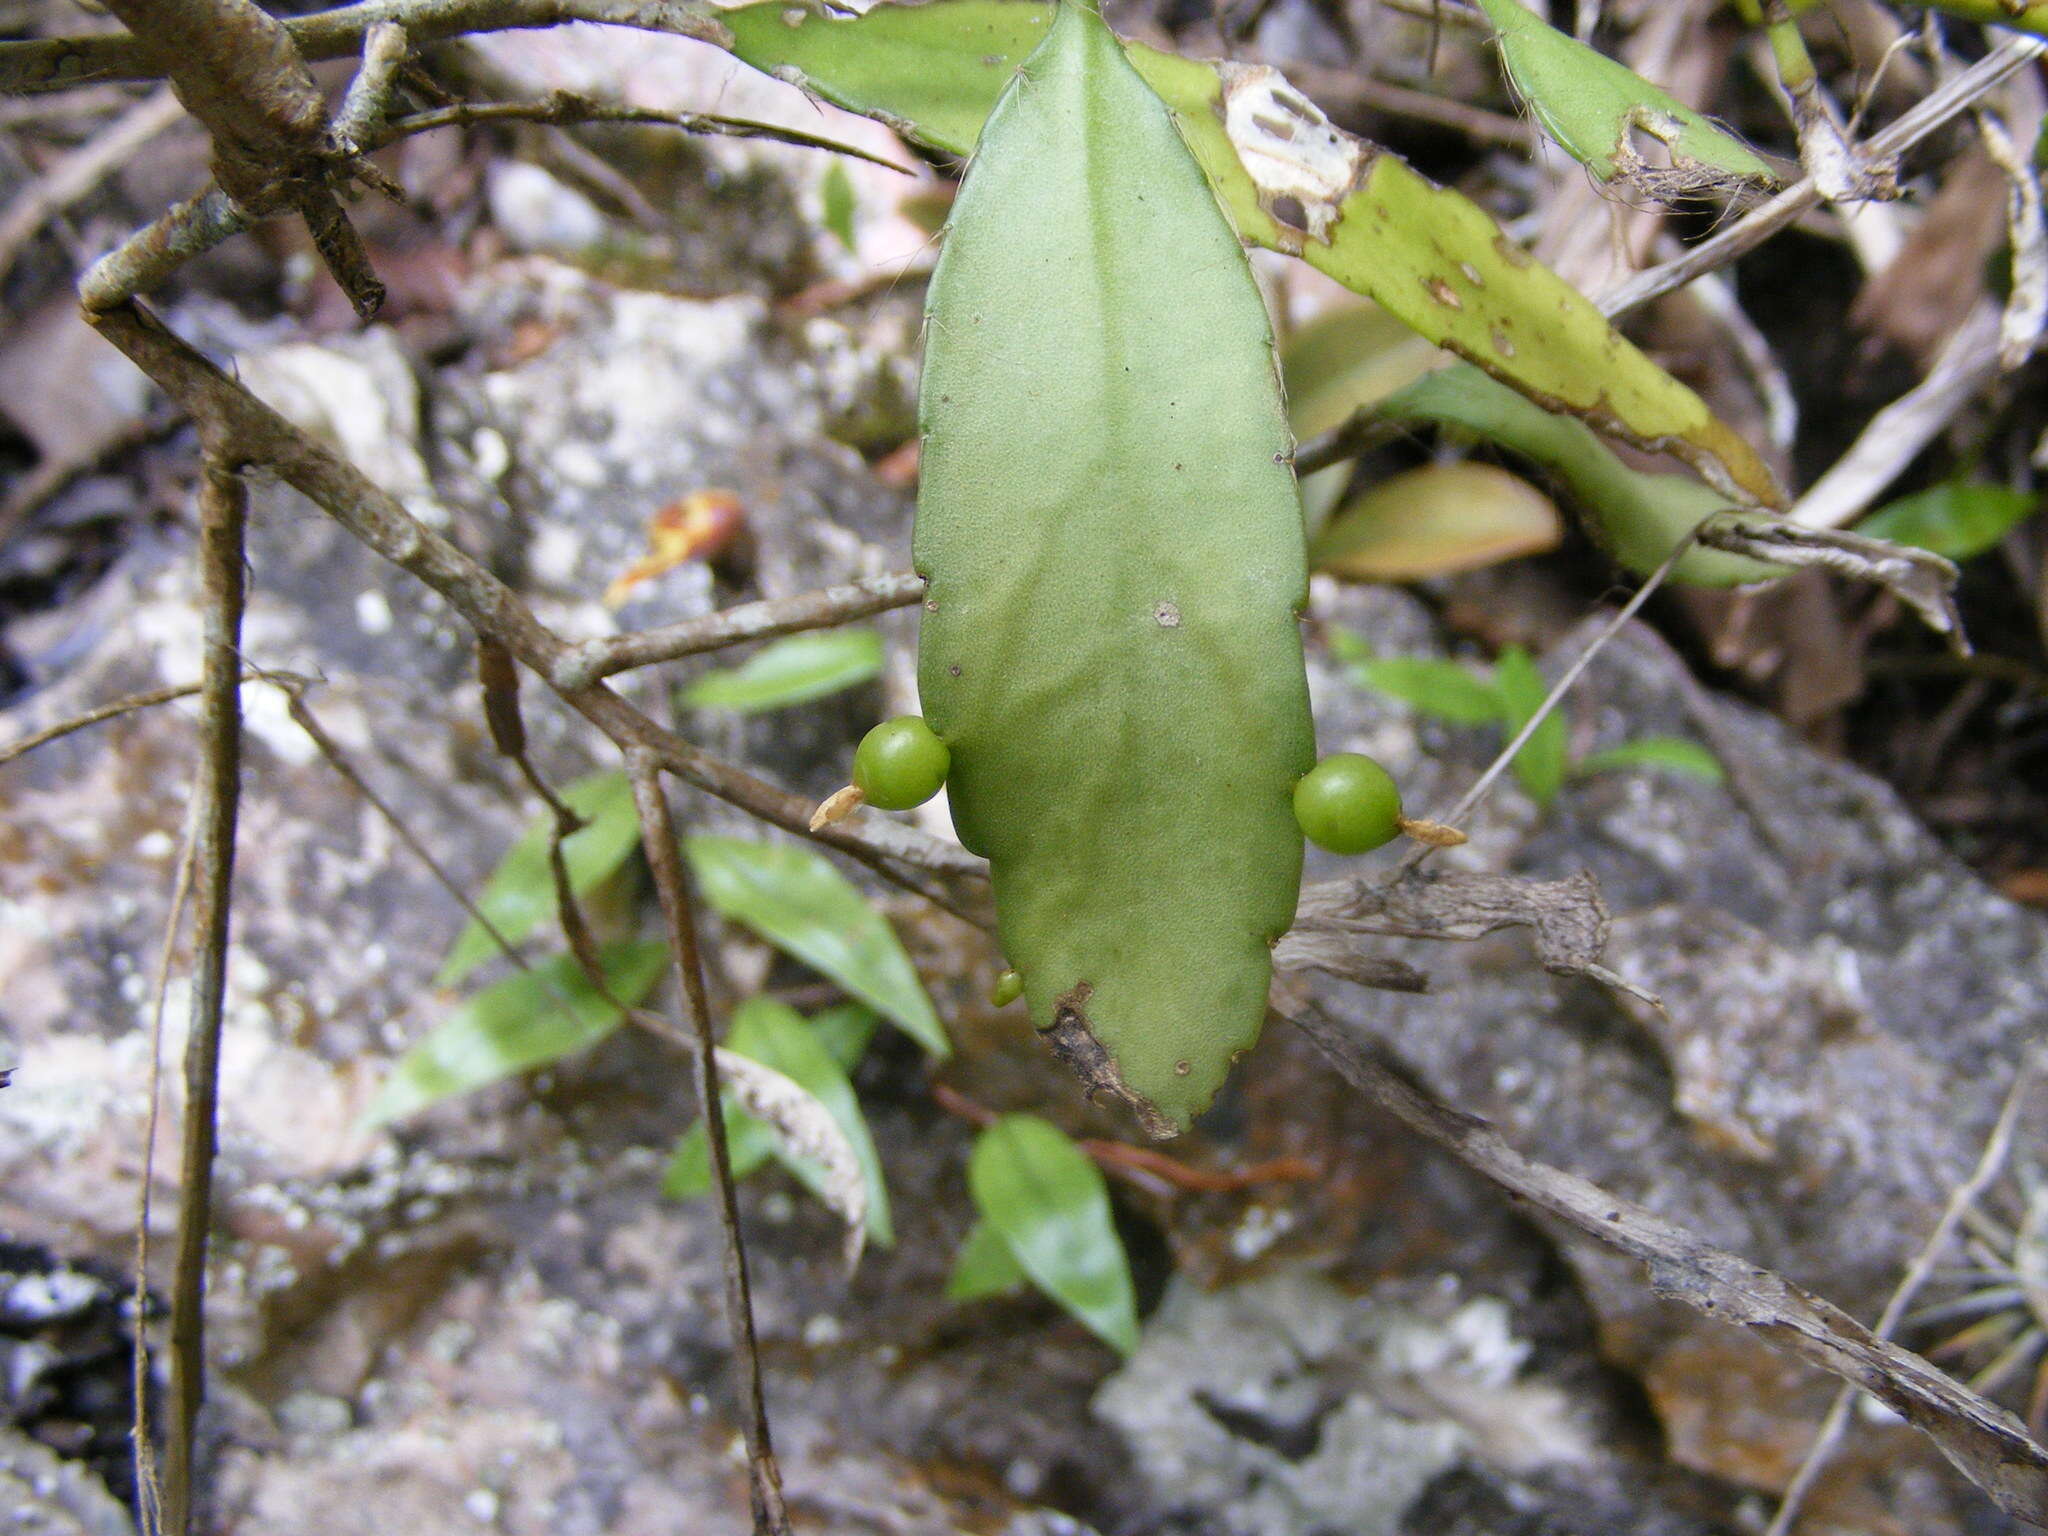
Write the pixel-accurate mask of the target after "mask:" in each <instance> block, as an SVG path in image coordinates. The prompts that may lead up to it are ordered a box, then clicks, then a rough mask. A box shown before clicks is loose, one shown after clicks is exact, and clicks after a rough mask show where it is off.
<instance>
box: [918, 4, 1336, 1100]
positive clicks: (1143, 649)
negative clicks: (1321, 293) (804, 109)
mask: <svg viewBox="0 0 2048 1536" xmlns="http://www.w3.org/2000/svg"><path fill="white" fill-rule="evenodd" d="M927 320H928V323H927V334H926V356H925V374H924V385H923V399H922V402H921V414H922V426H923V430H924V434H925V437H924V457H923V466H922V480H923V487H922V491H921V494H920V499H919V506H918V521H917V537H916V546H915V557H916V564H917V568H918V570H919V571H920V572H921V573H922V574H923V575H924V576H925V577H926V578H927V579H928V580H929V582H930V590H929V593H928V597H927V601H926V604H925V611H924V616H923V633H922V639H921V653H920V659H919V672H918V677H919V685H920V691H921V693H922V696H923V705H924V711H925V716H926V718H927V720H928V721H929V722H930V723H931V725H932V726H933V728H934V729H936V730H937V731H938V733H939V734H940V736H942V737H943V738H944V740H945V742H946V744H947V746H948V747H949V748H950V749H951V752H952V771H951V776H950V778H949V780H948V786H949V790H950V793H951V797H952V808H953V817H954V821H955V824H956V825H957V827H958V829H959V832H960V835H961V838H962V839H963V841H965V842H966V844H967V846H968V847H970V848H972V849H974V850H975V851H977V852H979V853H983V854H985V855H987V857H988V859H989V861H990V865H991V867H992V872H993V877H994V881H995V891H996V906H997V913H998V925H999V928H1000V932H1001V938H1002V945H1003V951H1004V953H1005V954H1006V955H1007V956H1008V957H1009V959H1010V961H1011V963H1012V964H1013V965H1015V966H1016V968H1017V969H1018V971H1020V972H1021V973H1022V975H1023V978H1024V985H1025V992H1026V996H1027V999H1028V1001H1029V1003H1030V1007H1031V1013H1032V1018H1033V1021H1034V1023H1035V1024H1036V1025H1037V1027H1038V1028H1039V1030H1040V1031H1041V1032H1042V1033H1043V1034H1044V1035H1045V1036H1046V1037H1047V1039H1048V1043H1050V1044H1051V1045H1052V1047H1053V1049H1054V1050H1055V1051H1056V1052H1058V1053H1059V1054H1060V1055H1061V1056H1062V1057H1064V1058H1065V1059H1066V1060H1067V1061H1068V1062H1069V1063H1070V1064H1071V1065H1073V1066H1074V1067H1075V1068H1076V1069H1077V1070H1078V1071H1079V1072H1080V1073H1081V1076H1082V1078H1083V1080H1084V1082H1086V1083H1087V1085H1088V1087H1089V1090H1090V1092H1091V1094H1094V1093H1096V1092H1102V1093H1105V1094H1108V1095H1110V1096H1112V1097H1115V1098H1117V1099H1121V1100H1122V1101H1123V1102H1125V1103H1126V1104H1128V1105H1129V1106H1130V1107H1131V1108H1132V1109H1133V1110H1134V1111H1135V1112H1136V1114H1137V1115H1138V1117H1139V1119H1140V1120H1141V1121H1142V1122H1143V1124H1144V1125H1145V1127H1146V1129H1147V1130H1148V1131H1150V1132H1151V1133H1153V1134H1155V1135H1161V1136H1165V1135H1172V1134H1174V1133H1175V1132H1177V1131H1179V1130H1182V1129H1185V1128H1186V1126H1187V1125H1188V1123H1189V1121H1190V1120H1191V1119H1192V1118H1193V1117H1194V1116H1195V1115H1196V1114H1198V1113H1199V1112H1200V1111H1201V1110H1202V1109H1203V1108H1204V1107H1205V1106H1206V1105H1207V1104H1208V1103H1209V1101H1210V1099H1211V1097H1212V1096H1213V1095H1214V1094H1215V1092H1216V1089H1217V1088H1218V1086H1219V1085H1220V1084H1221V1083H1222V1081H1223V1079H1224V1076H1225V1074H1226V1073H1227V1072H1228V1070H1229V1066H1230V1062H1231V1060H1232V1058H1233V1057H1235V1056H1236V1055H1237V1054H1238V1053H1240V1052H1242V1051H1243V1050H1245V1049H1246V1048H1247V1047H1249V1046H1250V1045H1251V1044H1252V1042H1253V1041H1254V1040H1255V1039H1257V1037H1258V1032H1259V1027H1260V1025H1261V1023H1262V1022H1263V1019H1264V1015H1265V1007H1266V992H1267V988H1268V986H1269V984H1270V981H1271V975H1272V960H1271V945H1272V942H1273V940H1274V939H1275V938H1277V937H1278V936H1279V935H1280V933H1282V932H1283V931H1284V930H1285V929H1286V928H1287V926H1288V924H1289V923H1290V922H1291V921H1292V918H1293V914H1294V906H1295V899H1296V896H1297V893H1298V890H1299V886H1300V880H1301V858H1302V844H1301V834H1300V831H1299V830H1298V828H1297V827H1296V825H1295V822H1294V817H1293V813H1292V810H1291V805H1290V796H1291V794H1292V790H1293V786H1294V783H1295V781H1296V780H1297V779H1298V778H1299V777H1300V776H1301V775H1302V774H1303V773H1305V772H1306V771H1307V770H1308V769H1309V768H1310V767H1311V766H1312V764H1313V763H1314V758H1315V748H1314V727H1313V723H1312V721H1311V719H1310V715H1309V705H1308V689H1307V682H1306V679H1305V676H1304V672H1303V666H1302V653H1301V636H1300V631H1299V628H1298V624H1297V621H1298V616H1299V613H1300V610H1301V606H1302V604H1303V602H1304V601H1305V598H1306V592H1307V562H1306V556H1305V553H1304V549H1303V538H1302V526H1301V512H1300V504H1299V499H1298V496H1297V494H1296V490H1295V485H1294V477H1293V473H1292V470H1291V468H1290V466H1289V462H1288V460H1289V453H1290V447H1291V444H1290V440H1289V437H1288V432H1287V423H1286V415H1285V411H1284V409H1283V406H1282V403H1281V398H1280V390H1279V383H1278V375H1277V370H1276V367H1275V364H1274V358H1273V342H1272V334H1271V330H1270V327H1269V324H1268V321H1267V317H1266V311H1265V307H1264V305H1263V303H1262V302H1261V300H1260V297H1259V294H1258V290H1257V287H1256V285H1255V284H1254V282H1253V279H1252V275H1251V271H1250V268H1249V267H1248V265H1247V264H1246V261H1245V257H1244V254H1243V251H1242V250H1241V248H1240V247H1239V244H1238V240H1237V238H1236V235H1235V233H1234V232H1233V230H1232V229H1231V227H1230V225H1229V224H1228V223H1227V222H1226V220H1225V218H1224V216H1223V214H1222V212H1221V210H1220V209H1219V207H1218V205H1217V202H1216V198H1215V195H1214V194H1213V193H1212V192H1211V191H1210V189H1209V185H1208V183H1207V182H1206V181H1205V180H1204V178H1203V175H1202V172H1201V169H1200V167H1199V166H1198V165H1197V164H1196V162H1195V160H1194V157H1193V156H1192V155H1191V154H1190V153H1189V151H1188V149H1187V146H1186V145H1185V144H1184V143H1183V142H1182V140H1181V137H1180V134H1179V131H1178V130H1177V129H1176V127H1175V125H1174V121H1173V119H1172V117H1171V115H1170V114H1169V113H1168V111H1167V109H1166V106H1165V105H1164V103H1162V102H1161V101H1160V99H1159V97H1158V96H1156V95H1155V94H1154V93H1153V92H1152V90H1151V89H1150V87H1148V86H1147V85H1146V84H1145V82H1144V81H1143V80H1142V79H1141V78H1140V77H1139V75H1138V74H1137V72H1136V71H1135V70H1134V69H1133V68H1132V67H1131V65H1130V64H1129V63H1128V62H1127V60H1126V59H1125V56H1124V51H1123V49H1122V48H1121V47H1120V46H1118V44H1117V42H1116V40H1115V38H1114V37H1112V36H1111V34H1110V32H1109V30H1108V29H1107V28H1106V27H1105V26H1104V25H1103V23H1102V20H1101V18H1100V17H1099V16H1098V15H1097V14H1096V13H1095V12H1094V11H1092V10H1090V9H1087V8H1085V7H1084V5H1082V4H1080V3H1077V0H1069V3H1067V4H1063V5H1062V6H1061V7H1060V12H1059V15H1058V18H1057V20H1056V21H1055V22H1054V24H1053V26H1052V27H1051V29H1050V30H1049V32H1048V34H1047V36H1046V38H1045V40H1044V42H1043V43H1042V44H1041V45H1040V46H1039V47H1038V49H1037V50H1036V51H1035V52H1034V53H1032V55H1031V56H1030V58H1029V59H1028V60H1027V61H1026V62H1025V63H1024V65H1023V66H1022V68H1021V69H1020V70H1019V71H1018V73H1017V75H1016V77H1015V78H1014V79H1013V80H1012V82H1011V84H1010V85H1009V87H1008V89H1007V90H1006V91H1005V92H1004V94H1003V97H1002V99H1001V101H1000V102H999V103H998V104H997V106H996V108H995V110H994V112H993V113H992V114H991V115H990V117H989V119H988V123H987V126H986V127H985V129H984V130H983V132H982V135H981V140H980V145H979V148H978V150H977V152H976V155H975V158H974V161H973V163H972V165H971V167H970V169H969V171H968V174H967V177H966V180H965V182H964V184H963V186H962V187H961V190H960V196H959V199H958V201H957V202H956V204H955V207H954V212H953V217H952V221H951V223H950V225H949V227H948V230H947V234H946V238H945V245H944V249H943V252H942V254H941V257H940V260H939V264H938V269H937V271H936V272H935V273H934V275H933V278H932V284H931V297H930V305H929V311H928V317H927Z"/></svg>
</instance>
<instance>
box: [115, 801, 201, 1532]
mask: <svg viewBox="0 0 2048 1536" xmlns="http://www.w3.org/2000/svg"><path fill="white" fill-rule="evenodd" d="M193 831H194V828H193V825H192V822H191V821H190V819H189V818H188V819H187V822H186V826H185V836H184V841H183V843H182V845H181V846H180V847H179V849H178V875H177V879H176V881H175V882H174V883H173V884H172V886H171V910H170V911H169V913H168V914H166V916H165V918H164V937H163V944H162V946H161V947H160V948H159V949H158V951H157V959H156V977H155V980H154V981H153V982H152V983H151V985H150V989H149V1112H148V1113H147V1114H146V1115H145V1116H144V1117H143V1124H142V1177H141V1182H140V1184H139V1186H138V1187H137V1190H136V1194H135V1286H134V1289H133V1290H132V1291H131V1293H130V1305H131V1306H132V1307H133V1309H134V1317H133V1319H132V1323H133V1327H134V1330H135V1331H134V1347H133V1349H132V1350H131V1351H130V1354H129V1388H130V1390H131V1391H132V1392H133V1393H134V1394H135V1422H134V1426H133V1430H132V1433H133V1435H134V1441H135V1444H134V1453H135V1507H136V1512H137V1513H138V1514H139V1515H140V1516H141V1517H142V1536H159V1533H160V1532H161V1531H162V1529H163V1490H162V1487H161V1485H160V1484H159V1483H158V1480H157V1468H156V1440H155V1438H154V1436H155V1430H154V1429H153V1428H152V1427H151V1424H150V1416H149V1389H150V1371H149V1326H148V1324H149V1220H150V1212H151V1205H152V1201H153V1197H154V1194H155V1187H156V1128H157V1124H158V1122H159V1121H160V1120H161V1119H162V1117H163V1068H164V1003H165V999H166V998H167V997H168V996H169V995H170V989H171V964H172V961H173V959H174V957H175V956H176V953H177V948H178V925H179V923H180V922H181V921H182V920H183V918H184V916H185V901H186V898H187V897H189V896H190V895H191V893H192V870H193V866H194V864H195V863H196V862H197V861H196V857H195V856H196V854H197V852H198V844H197V841H196V839H195V838H194V837H193Z"/></svg>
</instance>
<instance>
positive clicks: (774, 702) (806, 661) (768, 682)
mask: <svg viewBox="0 0 2048 1536" xmlns="http://www.w3.org/2000/svg"><path fill="white" fill-rule="evenodd" d="M881 670H882V637H881V636H880V635H878V634H876V633H875V632H874V631H873V630H871V629H834V630H821V631H817V632H815V633H811V634H803V635H789V636H786V637H785V638H783V639H781V640H775V641H771V642H770V643H769V644H767V645H764V646H762V647H761V649H760V650H758V651H756V652H754V654H753V655H751V656H749V657H748V658H747V659H746V660H745V661H744V662H742V663H741V664H740V665H739V666H737V667H727V668H723V669H721V670H719V671H717V672H707V673H705V674H704V675H703V676H702V677H700V678H698V679H697V680H696V681H695V682H694V683H692V684H690V686H689V687H688V688H687V689H685V690H684V692H683V702H685V703H686V704H689V705H691V706H693V707H694V708H697V709H729V710H732V711H734V712H735V713H737V714H742V715H751V714H758V713H759V712H760V711H762V710H764V709H781V708H783V707H785V706H787V705H790V704H807V703H809V702H810V701H811V700H812V699H822V698H824V697H825V696H826V695H827V694H832V693H838V692H839V691H840V690H841V689H843V688H851V687H853V686H854V685H855V684H856V683H864V682H866V681H867V680H868V679H869V678H871V677H874V676H876V675H877V674H878V673H879V672H880V671H881Z"/></svg>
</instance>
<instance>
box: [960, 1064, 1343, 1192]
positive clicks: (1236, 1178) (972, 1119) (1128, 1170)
mask: <svg viewBox="0 0 2048 1536" xmlns="http://www.w3.org/2000/svg"><path fill="white" fill-rule="evenodd" d="M931 1093H932V1102H933V1103H935V1104H937V1105H938V1106H939V1108H940V1109H943V1110H944V1111H945V1112H946V1113H947V1114H949V1115H951V1116H953V1117H954V1118H955V1119H956V1120H964V1121H966V1122H967V1123H968V1124H969V1125H971V1126H973V1127H974V1128H975V1129H977V1130H987V1129H988V1127H990V1126H991V1125H994V1124H995V1123H996V1121H997V1119H998V1118H999V1117H998V1115H997V1114H996V1112H995V1111H994V1110H992V1109H990V1108H989V1107H988V1106H987V1105H986V1104H983V1103H982V1102H981V1101H980V1100H978V1099H974V1098H970V1097H969V1096H968V1095H967V1094H964V1093H962V1092H961V1091H960V1090H959V1089H957V1088H954V1087H952V1086H951V1085H949V1084H946V1083H933V1084H932V1085H931ZM1075 1145H1076V1146H1078V1147H1079V1148H1080V1149H1081V1150H1082V1151H1083V1152H1085V1153H1087V1154H1088V1156H1090V1157H1091V1158H1093V1159H1094V1160H1095V1161H1096V1162H1097V1163H1098V1164H1100V1165H1101V1167H1102V1168H1103V1169H1104V1171H1106V1172H1109V1173H1114V1174H1116V1175H1117V1176H1119V1177H1120V1178H1123V1179H1126V1180H1128V1181H1129V1182H1130V1183H1132V1184H1135V1185H1136V1186H1138V1187H1139V1188H1140V1189H1143V1190H1144V1191H1146V1192H1147V1193H1148V1194H1173V1193H1179V1194H1195V1195H1217V1194H1222V1195H1227V1194H1234V1193H1235V1192H1236V1191H1238V1190H1241V1189H1251V1188H1254V1187H1256V1186H1258V1185H1260V1184H1297V1183H1300V1182H1302V1181H1304V1180H1307V1179H1316V1178H1321V1177H1322V1174H1323V1169H1322V1166H1321V1165H1320V1164H1318V1163H1314V1162H1311V1161H1309V1159H1307V1158H1305V1157H1275V1158H1270V1159H1268V1160H1267V1161H1266V1162H1263V1163H1253V1164H1252V1165H1251V1166H1249V1167H1246V1168H1221V1169H1219V1168H1197V1167H1195V1166H1194V1165H1193V1164H1191V1163H1184V1162H1182V1161H1181V1160H1180V1159H1179V1158H1177V1157H1173V1156H1170V1155H1169V1154H1167V1153H1165V1152H1161V1151H1159V1150H1158V1149H1157V1148H1154V1147H1134V1146H1132V1145H1131V1144H1130V1143H1129V1142H1127V1141H1108V1140H1105V1139H1104V1138H1102V1137H1100V1136H1087V1137H1082V1138H1080V1139H1078V1140H1077V1141H1076V1142H1075Z"/></svg>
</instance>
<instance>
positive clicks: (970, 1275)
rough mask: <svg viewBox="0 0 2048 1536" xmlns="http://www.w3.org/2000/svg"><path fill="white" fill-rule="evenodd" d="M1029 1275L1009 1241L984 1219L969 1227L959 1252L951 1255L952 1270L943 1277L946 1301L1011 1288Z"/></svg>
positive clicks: (976, 1297) (979, 1295) (962, 1299)
mask: <svg viewBox="0 0 2048 1536" xmlns="http://www.w3.org/2000/svg"><path fill="white" fill-rule="evenodd" d="M1030 1278H1031V1277H1030V1276H1029V1275H1027V1274H1025V1273H1024V1266H1023V1265H1022V1264H1019V1263H1018V1262H1017V1255H1015V1254H1014V1253H1012V1252H1010V1245H1009V1243H1008V1242H1007V1241H1006V1240H1005V1239H1004V1237H1003V1234H1002V1233H1000V1232H998V1231H997V1230H996V1229H995V1228H994V1227H993V1226H992V1225H990V1224H989V1223H988V1222H986V1221H977V1222H976V1223H975V1224H974V1225H973V1226H972V1227H970V1228H968V1231H967V1237H966V1239H965V1240H964V1241H963V1242H962V1243H961V1244H960V1252H959V1253H958V1254H957V1255H955V1256H954V1259H953V1274H952V1277H951V1278H950V1279H948V1280H947V1281H946V1299H947V1300H948V1301H979V1300H981V1298H982V1297H984V1296H995V1295H999V1294H1001V1293H1002V1292H1004V1291H1008V1290H1014V1289H1015V1288H1016V1287H1018V1286H1020V1285H1022V1284H1023V1283H1024V1282H1025V1281H1026V1280H1028V1279H1030Z"/></svg>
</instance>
